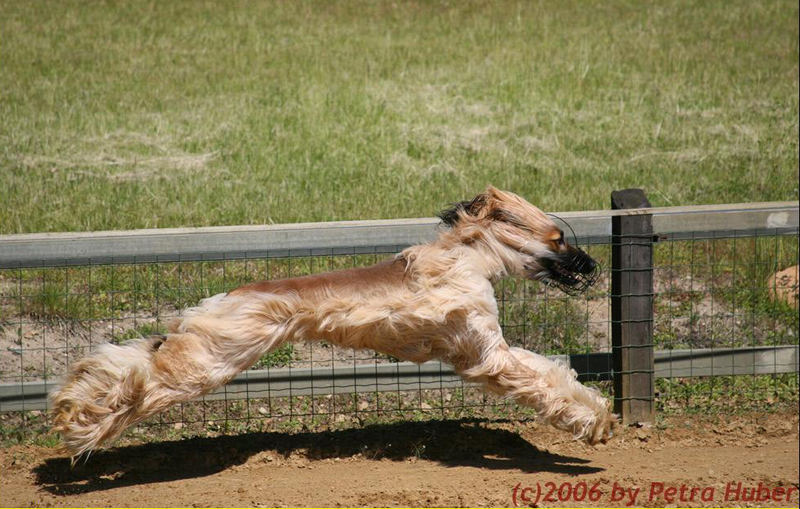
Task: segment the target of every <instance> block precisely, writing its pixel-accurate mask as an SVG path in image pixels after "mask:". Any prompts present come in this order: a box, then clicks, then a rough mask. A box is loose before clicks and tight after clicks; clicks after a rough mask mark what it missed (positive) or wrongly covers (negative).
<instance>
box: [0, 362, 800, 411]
mask: <svg viewBox="0 0 800 509" xmlns="http://www.w3.org/2000/svg"><path fill="white" fill-rule="evenodd" d="M655 354H656V355H655V376H656V377H657V378H688V377H695V376H720V375H771V374H779V373H796V372H798V371H799V370H800V369H798V366H799V364H798V360H799V359H800V357H798V347H797V346H765V347H752V348H718V349H717V348H715V349H694V350H663V351H657V352H655ZM549 358H550V359H554V360H555V359H558V360H560V361H562V362H564V363H566V364H568V365H569V366H571V367H572V368H573V369H575V370H576V371H577V372H578V376H579V377H580V378H581V379H593V380H608V379H610V378H611V376H612V374H613V373H612V372H611V371H612V370H611V368H610V367H611V365H612V364H611V353H592V354H579V355H553V356H550V357H549ZM56 385H57V384H56V382H47V381H35V382H25V383H22V384H20V383H18V382H17V383H3V384H0V412H13V411H20V410H45V409H46V408H47V394H48V391H50V390H52V389H53V388H54V387H55V386H56ZM462 385H465V382H463V381H462V380H461V378H460V377H459V376H458V375H456V374H455V373H454V372H453V369H452V368H451V367H450V366H448V365H447V364H443V363H441V362H437V361H431V362H425V363H423V364H414V363H411V362H398V363H386V364H362V365H357V366H352V365H351V366H342V367H333V368H330V367H325V368H314V369H308V368H301V369H298V368H272V369H269V370H253V371H245V372H243V373H241V374H239V375H238V376H237V377H236V378H234V379H233V380H232V381H231V382H230V383H228V384H227V385H225V386H224V387H220V388H218V389H216V390H215V391H213V392H212V393H210V394H208V395H206V396H205V399H206V400H207V401H212V400H223V399H225V400H235V399H249V398H268V397H273V398H276V397H287V396H290V395H291V396H311V395H313V396H325V395H328V394H353V393H369V392H394V391H409V390H413V391H416V390H427V389H431V390H435V389H442V388H455V387H461V386H462Z"/></svg>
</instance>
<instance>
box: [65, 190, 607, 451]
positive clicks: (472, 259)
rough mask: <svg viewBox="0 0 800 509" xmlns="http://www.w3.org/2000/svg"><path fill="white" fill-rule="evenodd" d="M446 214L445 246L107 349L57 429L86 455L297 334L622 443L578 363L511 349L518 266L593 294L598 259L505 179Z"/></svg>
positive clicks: (207, 311) (237, 297) (69, 399)
mask: <svg viewBox="0 0 800 509" xmlns="http://www.w3.org/2000/svg"><path fill="white" fill-rule="evenodd" d="M441 217H442V219H443V221H444V223H445V224H446V225H447V226H448V228H445V229H443V230H442V231H441V233H440V234H439V236H438V238H437V239H436V240H434V241H433V242H431V243H428V244H423V245H418V246H413V247H410V248H408V249H406V250H404V251H403V252H402V253H400V254H398V255H397V256H396V257H395V258H394V259H391V260H389V261H386V262H382V263H379V264H377V265H374V266H372V267H366V268H361V269H350V270H347V271H339V272H330V273H325V274H319V275H313V276H305V277H301V278H293V279H285V280H278V281H265V282H261V283H255V284H251V285H247V286H243V287H241V288H238V289H236V290H233V291H231V292H229V293H227V294H219V295H216V296H214V297H211V298H208V299H205V300H203V301H202V302H200V304H199V305H198V306H197V307H194V308H190V309H187V310H186V311H184V313H183V314H182V316H181V317H180V318H178V319H177V320H176V321H175V322H174V323H172V324H171V325H170V332H169V334H167V335H166V336H160V337H153V338H148V339H138V340H133V341H130V342H127V343H125V344H123V345H113V344H105V345H102V346H101V347H100V348H98V349H97V350H95V351H94V352H92V353H91V354H89V355H88V356H86V357H84V358H83V359H81V360H79V361H78V362H76V363H75V364H74V365H73V366H72V367H71V369H70V371H69V373H68V375H67V377H66V380H65V381H64V384H63V385H62V386H61V387H60V388H58V389H57V390H56V391H55V392H54V393H53V394H52V396H51V402H52V409H53V415H54V429H56V430H58V431H60V432H61V435H62V437H63V441H64V444H65V446H66V448H67V449H68V451H69V452H70V453H71V454H72V455H74V456H77V455H81V454H83V453H86V452H88V451H91V450H92V449H94V448H96V447H98V446H100V445H101V444H103V443H105V442H107V441H109V440H112V439H114V438H116V437H117V436H119V434H120V433H121V432H122V431H123V430H125V428H127V427H128V426H130V425H132V424H134V423H136V422H139V421H141V420H143V419H145V418H147V417H149V416H151V415H153V414H155V413H157V412H160V411H162V410H164V409H166V408H168V407H169V406H171V405H173V404H175V403H178V402H181V401H187V400H190V399H192V398H195V397H198V396H201V395H203V394H205V393H207V392H209V391H210V390H212V389H214V388H215V387H219V386H220V385H222V384H225V383H226V382H228V381H229V380H231V379H232V378H233V377H234V376H235V375H236V374H237V373H239V372H240V371H242V370H244V369H246V368H248V367H249V366H251V365H252V364H253V363H254V362H255V361H256V360H258V358H259V357H261V356H262V355H264V354H265V353H266V352H269V351H270V350H272V349H274V348H276V347H278V346H279V345H281V344H283V343H284V342H286V341H294V340H298V339H319V340H325V341H329V342H331V343H335V344H337V345H341V346H344V347H350V348H356V349H364V348H369V349H373V350H376V351H379V352H382V353H385V354H389V355H392V356H394V357H397V358H399V359H405V360H410V361H414V362H424V361H427V360H430V359H441V360H442V361H444V362H447V363H449V364H451V365H452V366H453V367H454V369H455V371H456V372H457V373H459V374H460V375H461V376H462V377H463V378H464V379H465V380H467V381H470V382H476V383H480V384H483V385H484V386H485V387H486V388H487V389H488V390H490V391H492V392H494V393H497V394H501V395H505V396H510V397H513V398H515V399H516V401H518V402H519V403H520V404H523V405H528V406H531V407H533V408H534V409H536V411H537V412H538V414H539V415H540V416H541V417H542V418H543V419H544V420H546V421H547V422H549V423H551V424H552V425H554V426H556V427H557V428H560V429H563V430H566V431H569V432H570V433H572V434H573V435H574V436H575V437H577V438H581V439H584V440H586V441H587V442H589V443H592V444H594V443H597V442H600V441H605V440H606V439H608V438H609V437H610V436H611V433H612V427H613V426H614V424H615V422H616V418H615V416H614V415H613V414H611V413H610V412H609V404H608V402H607V401H606V400H605V399H604V398H603V397H602V396H601V395H600V394H599V392H597V391H596V390H594V389H591V388H587V387H585V386H583V385H581V384H580V383H579V382H578V381H577V380H576V377H575V372H574V371H572V370H570V369H568V368H567V367H565V366H563V365H561V364H558V363H554V362H552V361H550V360H548V359H547V358H545V357H542V356H540V355H537V354H535V353H533V352H529V351H526V350H523V349H520V348H513V347H510V346H509V345H508V344H507V343H506V341H505V340H504V339H503V335H502V331H501V329H500V325H499V323H498V309H497V303H496V301H495V299H494V292H493V289H492V282H493V281H495V280H497V279H498V278H500V277H502V276H504V275H507V274H512V275H517V276H523V277H530V278H534V279H539V280H543V281H545V282H550V283H553V284H556V285H557V286H559V287H561V288H563V289H565V290H570V289H575V288H577V289H583V288H584V287H585V286H587V285H589V284H591V283H592V282H593V276H592V274H593V273H594V270H595V263H594V261H593V260H592V259H591V258H589V257H588V255H586V254H585V253H583V252H582V251H580V250H579V249H576V248H574V247H572V246H569V245H568V244H567V243H566V242H565V241H564V235H563V232H562V231H561V230H559V229H558V228H557V227H556V225H555V224H554V223H553V222H552V221H551V220H550V219H549V218H548V217H547V216H546V215H545V214H543V213H542V212H541V211H540V210H539V209H538V208H536V207H534V206H533V205H531V204H530V203H528V202H527V201H525V200H524V199H522V198H520V197H519V196H517V195H515V194H513V193H509V192H504V191H500V190H497V189H495V188H493V187H489V188H488V189H487V190H486V192H484V193H482V194H480V195H478V196H477V197H476V198H475V199H473V200H472V201H470V202H462V203H460V204H458V205H457V206H455V207H454V208H452V209H450V210H448V211H446V212H443V213H442V215H441Z"/></svg>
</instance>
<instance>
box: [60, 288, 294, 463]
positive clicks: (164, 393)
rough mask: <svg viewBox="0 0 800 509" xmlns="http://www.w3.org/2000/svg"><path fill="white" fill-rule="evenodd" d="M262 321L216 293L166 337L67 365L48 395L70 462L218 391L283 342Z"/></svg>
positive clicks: (246, 305)
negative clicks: (147, 421) (180, 404)
mask: <svg viewBox="0 0 800 509" xmlns="http://www.w3.org/2000/svg"><path fill="white" fill-rule="evenodd" d="M226 297H227V298H226ZM273 307H274V306H273ZM285 312H286V310H278V311H276V312H275V313H274V315H275V316H277V315H284V313H285ZM259 313H260V314H259ZM265 315H266V313H265V312H264V309H263V307H262V308H258V302H256V301H253V300H252V299H250V300H248V299H246V298H239V297H233V296H226V295H225V294H220V295H218V296H215V297H212V298H210V299H206V300H205V301H203V302H201V304H200V306H198V307H196V308H192V309H189V310H187V311H185V312H184V314H183V316H182V318H181V319H179V320H178V321H176V322H175V323H174V324H172V325H171V327H170V329H171V333H170V334H167V335H166V336H156V337H151V338H147V339H136V340H132V341H128V342H127V343H125V344H122V345H114V344H110V343H109V344H104V345H102V346H100V347H99V348H97V349H96V350H95V351H94V352H92V353H91V354H89V355H87V356H86V357H84V358H83V359H81V360H79V361H78V362H76V363H75V364H73V365H72V366H71V367H70V370H69V373H68V374H67V376H66V379H65V381H64V383H63V384H62V385H61V386H60V387H59V388H58V389H56V390H55V391H54V392H53V393H52V394H51V397H50V400H51V407H52V412H53V424H54V426H53V428H54V430H56V431H59V432H60V433H61V436H62V439H63V442H64V445H65V446H66V448H67V450H68V451H69V452H70V453H71V454H72V455H73V457H76V456H80V455H82V454H85V453H87V452H89V451H91V450H92V449H95V448H97V447H98V446H100V445H102V444H103V443H104V442H107V441H109V440H113V439H114V438H116V437H118V436H119V435H120V434H121V433H122V432H123V431H124V430H125V429H126V428H128V427H129V426H131V425H133V424H135V423H137V422H140V421H142V420H144V419H146V418H147V417H150V416H152V415H154V414H156V413H158V412H160V411H162V410H164V409H166V408H167V407H169V406H171V405H173V404H175V403H178V402H183V401H188V400H190V399H193V398H196V397H198V396H201V395H203V394H205V393H207V392H209V391H210V390H212V389H214V388H216V387H219V386H221V385H223V384H224V383H226V382H228V381H229V380H230V379H231V378H233V376H235V375H236V374H237V373H238V372H239V371H241V370H243V369H246V368H247V367H249V366H250V365H252V364H253V362H255V361H256V360H257V359H258V357H259V356H260V355H262V354H263V353H264V352H266V351H268V350H269V349H271V348H273V347H274V346H276V345H277V344H278V342H279V341H280V340H281V337H282V336H281V334H280V332H281V331H280V330H278V329H279V327H276V326H274V325H272V326H270V325H269V324H265V322H264V320H263V317H264V316H265ZM254 316H258V317H259V319H256V318H254ZM275 320H277V318H276V319H275ZM275 320H273V322H272V323H273V324H274V323H275ZM270 332H272V333H273V334H272V335H271V336H270V334H269V333H270ZM265 336H266V338H269V339H265ZM284 337H285V336H284Z"/></svg>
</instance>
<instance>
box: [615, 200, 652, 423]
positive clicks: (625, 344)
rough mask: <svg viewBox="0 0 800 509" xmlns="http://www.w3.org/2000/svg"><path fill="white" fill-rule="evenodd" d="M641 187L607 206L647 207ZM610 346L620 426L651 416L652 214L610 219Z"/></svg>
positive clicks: (643, 420) (644, 419)
mask: <svg viewBox="0 0 800 509" xmlns="http://www.w3.org/2000/svg"><path fill="white" fill-rule="evenodd" d="M650 206H651V205H650V202H649V201H648V200H647V197H646V196H645V194H644V191H642V190H641V189H623V190H621V191H614V192H612V193H611V208H612V209H614V210H620V209H636V208H646V207H650ZM611 238H612V240H611V242H612V244H611V346H612V357H613V365H614V411H615V412H616V413H618V414H620V416H621V417H622V422H623V424H628V423H633V422H650V421H652V420H653V416H654V410H655V409H654V393H655V388H654V385H653V378H654V372H655V364H654V363H655V360H654V354H653V218H652V215H651V214H631V215H619V216H614V217H612V219H611Z"/></svg>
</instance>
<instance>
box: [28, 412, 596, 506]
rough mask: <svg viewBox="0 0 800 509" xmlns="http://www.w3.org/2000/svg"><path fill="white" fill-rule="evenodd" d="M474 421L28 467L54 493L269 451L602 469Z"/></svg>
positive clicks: (208, 441)
mask: <svg viewBox="0 0 800 509" xmlns="http://www.w3.org/2000/svg"><path fill="white" fill-rule="evenodd" d="M480 422H481V421H479V420H455V421H433V422H403V423H396V424H383V425H371V426H365V427H363V428H358V429H350V430H341V431H326V432H306V433H291V434H289V433H277V432H271V433H247V434H242V435H235V436H222V437H216V438H191V439H185V440H179V441H172V442H158V443H149V444H144V445H136V446H129V447H119V448H115V449H110V450H106V451H100V452H96V453H94V454H92V455H91V457H90V458H89V459H88V460H86V461H84V460H83V459H81V460H79V462H78V463H76V465H75V466H74V467H73V466H71V465H70V460H69V459H68V458H51V459H48V460H45V461H44V462H43V463H42V464H40V465H38V466H36V467H34V469H33V473H34V475H35V476H36V482H37V484H38V485H39V486H41V488H42V489H44V490H46V491H48V492H50V493H53V494H56V495H72V494H80V493H87V492H92V491H101V490H107V489H112V488H119V487H122V486H130V485H138V484H148V483H154V482H164V481H175V480H180V479H189V478H196V477H203V476H207V475H211V474H214V473H217V472H220V471H223V470H225V469H227V468H230V467H232V466H235V465H240V464H243V463H245V462H246V461H247V460H248V459H249V458H250V457H252V456H253V455H255V454H258V453H262V452H268V453H274V454H275V455H280V456H283V457H289V456H290V455H291V454H292V453H293V452H298V453H300V454H302V455H303V456H305V457H307V458H309V459H317V460H319V459H326V458H349V457H353V456H356V455H361V456H362V457H364V458H368V459H390V460H395V461H404V460H407V459H409V458H423V459H426V460H431V461H438V462H440V463H442V464H443V465H446V466H473V467H477V468H488V469H504V470H519V471H522V472H553V473H566V474H571V475H578V474H591V473H595V472H599V471H601V470H603V469H601V468H597V467H592V466H588V465H586V464H587V463H589V460H585V459H581V458H575V457H570V456H561V455H558V454H553V453H549V452H547V451H542V450H540V449H538V448H536V447H535V446H533V445H531V444H530V443H529V442H527V441H526V440H524V439H523V438H521V437H520V436H519V435H518V434H516V433H514V432H512V431H507V430H502V429H490V428H486V427H483V426H480Z"/></svg>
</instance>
